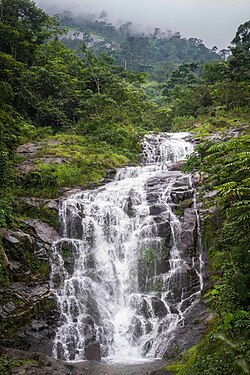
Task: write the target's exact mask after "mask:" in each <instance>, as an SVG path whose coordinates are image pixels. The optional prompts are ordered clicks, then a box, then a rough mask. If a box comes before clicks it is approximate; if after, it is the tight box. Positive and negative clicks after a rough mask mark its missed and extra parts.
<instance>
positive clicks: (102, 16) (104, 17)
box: [99, 10, 108, 23]
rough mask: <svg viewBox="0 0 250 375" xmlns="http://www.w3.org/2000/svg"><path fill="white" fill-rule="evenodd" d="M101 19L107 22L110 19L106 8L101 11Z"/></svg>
mask: <svg viewBox="0 0 250 375" xmlns="http://www.w3.org/2000/svg"><path fill="white" fill-rule="evenodd" d="M99 20H100V21H101V22H105V23H107V21H108V12H106V10H102V11H101V13H100V15H99Z"/></svg>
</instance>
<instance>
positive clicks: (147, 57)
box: [60, 12, 220, 82]
mask: <svg viewBox="0 0 250 375" xmlns="http://www.w3.org/2000/svg"><path fill="white" fill-rule="evenodd" d="M60 21H61V23H62V24H63V25H64V26H67V27H69V28H70V29H71V30H70V32H71V37H70V38H69V37H67V36H65V37H64V38H63V43H65V45H67V46H68V47H70V48H72V49H74V50H77V51H78V54H79V55H81V40H80V39H77V38H76V39H74V36H73V37H72V34H73V35H75V36H76V37H77V34H78V33H79V31H82V32H83V41H84V43H85V44H86V45H87V46H88V48H89V49H90V50H91V51H94V52H95V53H96V54H97V55H98V56H101V55H102V54H103V52H105V53H106V54H107V55H108V56H110V57H111V58H112V59H113V61H114V64H116V65H121V66H125V67H126V69H128V70H134V71H137V72H145V73H148V74H149V75H150V77H151V78H152V79H154V80H156V81H158V82H163V81H164V80H165V79H166V78H167V77H168V76H169V74H170V73H171V71H173V70H175V69H174V68H175V67H178V65H181V64H183V63H186V64H189V63H190V61H194V62H195V63H200V62H203V61H213V60H219V59H220V55H219V54H217V53H216V52H215V51H214V50H209V49H208V48H206V47H205V45H204V44H203V42H202V40H200V39H196V38H190V39H188V40H187V39H186V38H184V37H181V35H180V33H171V32H169V33H164V32H163V31H161V30H160V29H155V32H153V33H151V34H149V35H145V34H142V33H139V32H137V31H136V30H135V29H134V26H133V24H132V22H125V23H124V24H122V25H121V26H120V28H119V29H118V28H116V27H115V26H113V25H112V24H111V23H110V22H108V21H107V19H102V20H100V19H98V20H96V19H95V18H92V19H91V16H88V17H86V18H84V17H83V16H78V17H74V16H73V14H72V13H70V12H64V13H62V14H61V15H60Z"/></svg>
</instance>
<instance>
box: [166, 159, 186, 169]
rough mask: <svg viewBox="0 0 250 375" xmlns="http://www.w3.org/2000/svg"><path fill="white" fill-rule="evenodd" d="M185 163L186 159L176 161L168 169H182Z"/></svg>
mask: <svg viewBox="0 0 250 375" xmlns="http://www.w3.org/2000/svg"><path fill="white" fill-rule="evenodd" d="M183 165H184V161H178V162H176V163H173V164H169V165H168V170H169V171H180V170H181V168H182V166H183Z"/></svg>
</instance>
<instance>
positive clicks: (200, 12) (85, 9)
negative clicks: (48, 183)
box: [36, 0, 250, 49]
mask: <svg viewBox="0 0 250 375" xmlns="http://www.w3.org/2000/svg"><path fill="white" fill-rule="evenodd" d="M36 2H37V4H38V6H40V7H41V8H43V9H45V10H46V11H52V12H55V13H56V12H59V11H61V10H70V11H71V12H72V13H74V14H75V15H77V14H82V13H84V14H96V15H97V16H98V15H99V14H100V12H101V11H102V10H106V11H107V12H108V20H109V21H110V22H112V23H113V24H114V25H115V24H116V23H118V22H121V21H132V22H133V23H134V24H135V25H137V26H139V27H140V28H141V29H142V30H146V29H147V30H149V29H150V30H153V29H154V28H155V27H159V28H161V29H162V30H163V31H165V30H172V31H174V32H176V31H179V32H180V33H181V35H182V36H184V37H187V38H189V37H196V38H199V39H202V40H203V41H204V43H205V44H206V46H208V47H210V48H211V47H213V46H215V45H216V46H217V47H218V48H220V49H222V48H226V47H227V46H229V44H230V42H231V40H232V39H233V37H234V35H235V32H236V30H237V27H238V26H239V25H240V24H241V23H244V22H245V21H247V20H248V19H249V18H250V1H249V0H37V1H36Z"/></svg>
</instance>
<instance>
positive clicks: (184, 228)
mask: <svg viewBox="0 0 250 375" xmlns="http://www.w3.org/2000/svg"><path fill="white" fill-rule="evenodd" d="M180 221H181V233H180V240H181V243H180V250H181V251H182V253H183V256H184V258H186V259H188V257H192V256H195V255H196V245H197V217H196V213H195V211H194V209H192V208H187V209H186V210H185V211H184V213H183V215H182V216H181V218H180Z"/></svg>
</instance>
